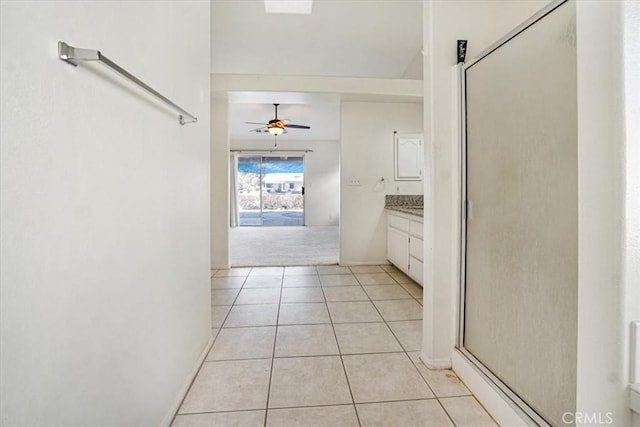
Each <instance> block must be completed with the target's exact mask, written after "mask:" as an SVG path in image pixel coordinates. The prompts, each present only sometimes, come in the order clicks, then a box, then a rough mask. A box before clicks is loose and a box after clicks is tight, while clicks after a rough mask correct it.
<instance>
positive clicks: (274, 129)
mask: <svg viewBox="0 0 640 427" xmlns="http://www.w3.org/2000/svg"><path fill="white" fill-rule="evenodd" d="M282 132H284V129H283V128H281V127H278V126H272V127H270V128H269V133H270V134H271V135H273V136H278V135H280V134H282Z"/></svg>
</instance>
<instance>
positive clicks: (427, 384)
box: [356, 273, 439, 403]
mask: <svg viewBox="0 0 640 427" xmlns="http://www.w3.org/2000/svg"><path fill="white" fill-rule="evenodd" d="M387 274H388V273H387ZM392 279H393V277H392ZM356 280H358V278H357V277H356ZM394 280H395V279H394ZM358 282H360V281H359V280H358ZM367 295H368V294H367ZM369 301H370V302H371V305H373V307H374V308H375V309H376V311H377V312H378V315H379V316H380V317H381V318H382V321H383V322H384V324H385V325H386V326H387V328H388V329H389V331H391V335H393V337H394V338H395V339H396V341H398V344H400V348H402V352H403V353H404V355H405V356H406V357H407V359H409V362H410V363H411V366H413V368H414V369H415V371H416V372H417V373H418V376H419V377H420V378H421V379H422V381H423V382H424V383H425V385H426V386H427V388H428V389H429V391H430V392H431V394H433V396H434V398H436V399H437V396H436V393H435V392H434V391H433V389H432V388H431V386H430V385H429V383H428V382H427V380H426V379H425V378H424V377H423V376H422V373H421V372H420V370H419V369H418V367H417V366H416V365H415V364H414V363H413V360H411V357H410V356H409V354H408V353H407V350H406V349H405V347H404V345H402V342H401V341H400V339H399V338H398V336H397V335H396V333H395V332H393V329H392V328H391V326H389V323H388V321H387V319H385V318H384V316H383V315H382V313H381V312H380V310H379V309H378V306H376V304H375V303H374V302H373V300H372V299H371V297H369ZM420 307H422V305H421V306H420ZM423 316H424V314H423ZM419 320H423V319H419ZM423 323H424V321H423ZM420 330H421V332H422V328H421V329H420ZM420 341H422V339H421V340H420ZM438 403H439V402H438Z"/></svg>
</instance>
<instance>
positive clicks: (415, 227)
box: [409, 221, 424, 239]
mask: <svg viewBox="0 0 640 427" xmlns="http://www.w3.org/2000/svg"><path fill="white" fill-rule="evenodd" d="M409 231H410V233H411V235H412V236H416V237H419V238H421V239H422V238H423V237H422V235H423V233H424V226H423V225H422V223H421V222H417V221H411V224H410V226H409Z"/></svg>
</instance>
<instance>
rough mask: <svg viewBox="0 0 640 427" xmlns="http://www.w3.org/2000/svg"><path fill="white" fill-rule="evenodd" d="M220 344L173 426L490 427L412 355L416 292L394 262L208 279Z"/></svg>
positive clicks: (442, 376) (418, 304)
mask: <svg viewBox="0 0 640 427" xmlns="http://www.w3.org/2000/svg"><path fill="white" fill-rule="evenodd" d="M211 290H212V292H211V301H212V324H211V327H212V333H213V335H214V336H215V337H216V339H215V341H214V344H213V347H212V348H211V351H210V352H209V354H208V355H207V358H206V360H205V362H204V363H203V365H202V367H201V369H200V372H199V373H198V375H197V377H196V379H195V381H194V382H193V384H192V385H191V389H190V390H189V392H188V394H187V396H186V398H185V400H184V402H183V403H182V406H181V407H180V409H179V411H178V415H177V416H176V418H175V420H174V422H173V425H174V426H176V427H185V426H189V427H199V426H208V427H209V426H248V427H251V426H287V427H288V426H305V427H306V426H332V427H341V426H385V427H393V426H399V427H400V426H401V427H412V426H416V427H417V426H495V425H496V424H495V422H494V421H493V420H492V419H491V417H490V416H489V415H488V414H487V412H486V411H485V410H484V409H483V408H482V406H481V405H480V404H479V403H478V401H477V400H476V399H475V398H474V397H473V396H472V395H471V393H470V392H469V390H468V389H467V388H466V387H465V386H464V384H463V383H462V382H461V381H460V380H459V379H458V378H457V376H456V375H455V374H454V373H453V371H451V370H437V371H434V370H430V369H428V368H427V367H426V366H425V365H424V364H423V363H422V362H421V361H420V359H419V350H420V347H421V346H420V341H421V338H422V333H421V332H422V320H421V319H422V288H421V287H420V286H419V285H417V284H416V283H414V282H412V281H411V280H410V279H409V278H407V277H406V276H405V275H404V274H402V273H401V272H400V271H398V270H397V269H395V268H394V267H393V266H388V265H385V266H364V267H363V266H358V267H351V268H349V267H339V266H318V267H317V268H316V267H313V266H304V267H254V268H237V269H230V270H219V271H214V272H212V279H211Z"/></svg>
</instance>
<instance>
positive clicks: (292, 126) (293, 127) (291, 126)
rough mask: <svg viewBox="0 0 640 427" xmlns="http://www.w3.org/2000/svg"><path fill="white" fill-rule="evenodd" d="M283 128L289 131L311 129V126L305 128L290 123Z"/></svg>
mask: <svg viewBox="0 0 640 427" xmlns="http://www.w3.org/2000/svg"><path fill="white" fill-rule="evenodd" d="M284 127H286V128H291V129H311V126H305V125H292V124H291V123H287V124H285V125H284Z"/></svg>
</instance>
